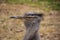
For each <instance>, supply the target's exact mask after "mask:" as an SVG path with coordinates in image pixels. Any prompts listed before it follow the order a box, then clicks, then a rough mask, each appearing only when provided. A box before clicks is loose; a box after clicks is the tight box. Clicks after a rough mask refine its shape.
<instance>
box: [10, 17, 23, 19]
mask: <svg viewBox="0 0 60 40" xmlns="http://www.w3.org/2000/svg"><path fill="white" fill-rule="evenodd" d="M10 18H14V19H23V18H24V17H22V16H11V17H10Z"/></svg>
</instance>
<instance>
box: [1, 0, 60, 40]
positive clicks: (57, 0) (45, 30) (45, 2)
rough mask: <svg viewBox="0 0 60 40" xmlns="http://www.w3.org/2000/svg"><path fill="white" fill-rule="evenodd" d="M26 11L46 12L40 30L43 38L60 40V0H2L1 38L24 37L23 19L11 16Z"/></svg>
mask: <svg viewBox="0 0 60 40" xmlns="http://www.w3.org/2000/svg"><path fill="white" fill-rule="evenodd" d="M26 12H37V13H43V14H44V20H42V22H41V24H40V30H39V33H40V36H41V40H60V0H0V40H22V39H23V36H24V34H25V31H26V30H25V26H24V22H23V20H20V19H11V18H9V17H10V16H20V15H24V13H26Z"/></svg>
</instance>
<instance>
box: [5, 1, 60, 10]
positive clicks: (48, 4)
mask: <svg viewBox="0 0 60 40" xmlns="http://www.w3.org/2000/svg"><path fill="white" fill-rule="evenodd" d="M6 1H7V3H14V4H29V5H31V6H40V7H43V8H44V9H46V10H48V9H53V10H60V8H59V7H60V3H59V0H6Z"/></svg>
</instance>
